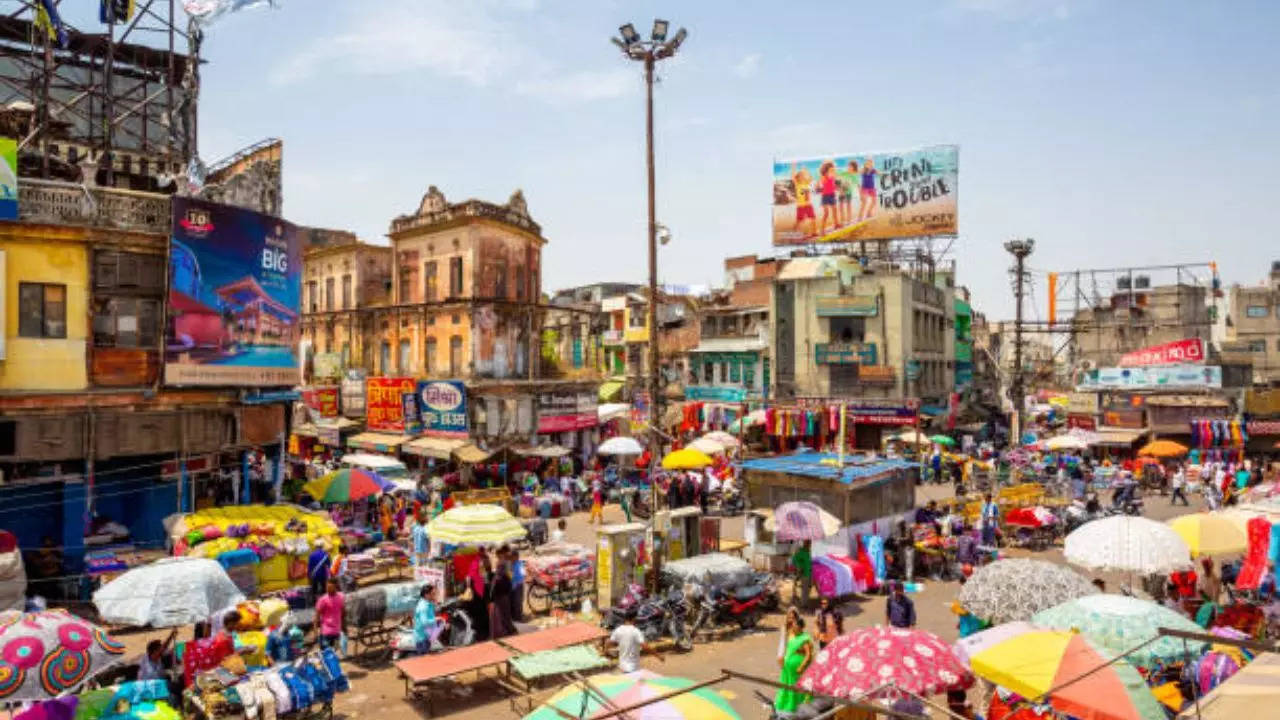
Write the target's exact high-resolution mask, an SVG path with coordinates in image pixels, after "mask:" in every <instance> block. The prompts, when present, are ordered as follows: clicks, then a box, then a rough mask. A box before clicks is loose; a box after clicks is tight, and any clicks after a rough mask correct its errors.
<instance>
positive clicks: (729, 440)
mask: <svg viewBox="0 0 1280 720" xmlns="http://www.w3.org/2000/svg"><path fill="white" fill-rule="evenodd" d="M702 437H704V438H706V439H708V440H712V441H714V442H718V443H720V444H721V445H723V446H725V447H726V448H736V447H738V446H739V445H741V444H742V443H740V442H738V438H736V437H734V436H732V435H730V434H729V433H727V432H725V431H723V430H712V431H711V432H709V433H707V434H706V435H703V436H702Z"/></svg>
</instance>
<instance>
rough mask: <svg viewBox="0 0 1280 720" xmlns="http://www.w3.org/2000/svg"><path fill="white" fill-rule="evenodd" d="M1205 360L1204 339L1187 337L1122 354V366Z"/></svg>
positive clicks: (1175, 363) (1199, 361) (1176, 363)
mask: <svg viewBox="0 0 1280 720" xmlns="http://www.w3.org/2000/svg"><path fill="white" fill-rule="evenodd" d="M1203 362H1204V340H1201V339H1200V338H1187V339H1185V340H1175V341H1174V342H1170V343H1164V344H1162V345H1152V346H1151V347H1144V348H1141V349H1138V350H1134V351H1133V352H1128V353H1125V354H1124V355H1122V356H1120V367H1141V366H1146V365H1178V364H1182V363H1187V364H1194V363H1203Z"/></svg>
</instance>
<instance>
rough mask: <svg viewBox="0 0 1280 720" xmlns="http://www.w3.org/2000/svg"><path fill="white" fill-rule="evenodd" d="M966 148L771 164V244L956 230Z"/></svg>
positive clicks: (898, 236) (885, 236) (941, 233)
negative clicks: (960, 180) (961, 152)
mask: <svg viewBox="0 0 1280 720" xmlns="http://www.w3.org/2000/svg"><path fill="white" fill-rule="evenodd" d="M959 167H960V148H959V147H958V146H956V145H935V146H932V147H925V148H916V149H913V150H905V151H901V152H875V153H853V154H846V155H827V156H824V157H817V158H806V159H798V160H781V161H775V162H774V164H773V244H774V245H808V244H811V243H839V242H850V241H857V240H888V239H893V238H907V237H921V236H927V235H954V234H955V233H956V232H957V231H958V227H959V226H958V220H957V199H958V195H957V193H958V185H957V181H958V179H959Z"/></svg>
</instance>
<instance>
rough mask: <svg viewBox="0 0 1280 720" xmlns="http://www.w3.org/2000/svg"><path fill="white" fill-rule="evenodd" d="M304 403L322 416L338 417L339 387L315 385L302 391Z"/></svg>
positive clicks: (308, 408) (310, 409)
mask: <svg viewBox="0 0 1280 720" xmlns="http://www.w3.org/2000/svg"><path fill="white" fill-rule="evenodd" d="M302 404H303V405H305V406H306V407H307V410H309V411H311V412H313V413H315V414H316V415H318V416H319V417H321V418H336V417H338V388H337V386H334V387H315V388H308V389H306V390H303V391H302Z"/></svg>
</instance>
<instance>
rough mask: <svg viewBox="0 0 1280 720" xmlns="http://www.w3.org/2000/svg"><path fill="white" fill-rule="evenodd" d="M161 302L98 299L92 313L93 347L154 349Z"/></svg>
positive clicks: (140, 299)
mask: <svg viewBox="0 0 1280 720" xmlns="http://www.w3.org/2000/svg"><path fill="white" fill-rule="evenodd" d="M159 322H160V301H159V300H152V299H146V298H100V299H97V300H96V301H95V303H94V309H93V344H94V346H96V347H119V348H153V349H154V348H155V347H156V343H157V335H158V330H159V327H158V325H159Z"/></svg>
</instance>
